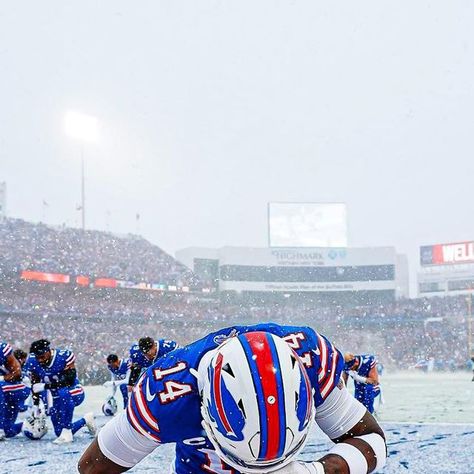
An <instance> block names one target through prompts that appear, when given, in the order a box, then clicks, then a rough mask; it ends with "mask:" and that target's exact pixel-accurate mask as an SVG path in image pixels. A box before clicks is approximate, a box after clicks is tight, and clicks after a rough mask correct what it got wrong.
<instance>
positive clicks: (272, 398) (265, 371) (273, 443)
mask: <svg viewBox="0 0 474 474" xmlns="http://www.w3.org/2000/svg"><path fill="white" fill-rule="evenodd" d="M245 338H246V339H247V341H248V342H249V345H250V348H251V350H252V353H253V355H254V357H255V358H254V360H255V363H256V365H257V370H258V378H259V381H260V382H261V386H262V389H263V398H264V399H263V400H260V401H259V402H260V403H262V402H263V404H264V406H265V412H266V423H267V430H266V432H267V433H268V439H267V450H266V454H265V459H266V460H269V459H275V458H276V457H277V455H278V450H279V446H280V436H282V434H281V433H280V411H279V405H280V403H279V402H280V401H279V400H278V396H279V394H278V386H277V378H276V375H275V370H276V367H277V366H278V365H279V364H278V361H274V360H273V357H272V351H271V349H270V346H269V343H268V340H267V337H266V334H265V333H264V332H250V333H248V334H245Z"/></svg>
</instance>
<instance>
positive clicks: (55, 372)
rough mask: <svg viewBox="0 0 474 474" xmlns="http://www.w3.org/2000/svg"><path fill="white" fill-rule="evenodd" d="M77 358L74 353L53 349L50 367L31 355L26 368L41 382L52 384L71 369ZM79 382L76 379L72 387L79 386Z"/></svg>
mask: <svg viewBox="0 0 474 474" xmlns="http://www.w3.org/2000/svg"><path fill="white" fill-rule="evenodd" d="M75 360H76V356H75V355H74V353H73V352H72V351H69V350H62V349H51V361H50V362H49V364H48V365H41V364H40V363H39V362H38V361H37V360H36V357H35V356H34V355H33V354H30V356H29V357H28V360H27V361H26V364H25V368H26V370H27V371H28V372H29V373H30V374H33V375H34V376H36V377H38V378H39V379H40V380H41V382H44V383H50V382H52V381H53V380H55V381H57V380H59V376H60V375H61V374H62V373H63V372H64V371H65V370H67V369H69V368H70V367H71V366H72V365H73V364H74V362H75ZM79 383H80V382H79V380H78V379H77V377H76V379H75V381H74V383H73V384H72V385H71V387H74V386H76V385H78V384H79Z"/></svg>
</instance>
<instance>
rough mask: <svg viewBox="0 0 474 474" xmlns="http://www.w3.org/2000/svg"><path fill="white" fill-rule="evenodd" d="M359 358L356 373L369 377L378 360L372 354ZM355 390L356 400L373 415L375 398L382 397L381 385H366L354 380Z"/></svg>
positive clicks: (362, 355)
mask: <svg viewBox="0 0 474 474" xmlns="http://www.w3.org/2000/svg"><path fill="white" fill-rule="evenodd" d="M357 357H359V358H360V363H359V367H358V368H357V369H356V370H355V371H356V372H357V374H358V375H360V376H362V377H368V376H369V373H370V371H371V370H372V369H373V368H374V367H376V366H377V363H378V362H377V359H376V358H375V356H373V355H370V354H361V355H359V356H357ZM354 389H355V390H354V396H355V398H356V399H357V400H359V402H361V403H362V405H364V406H365V408H367V410H368V411H369V413H373V412H374V400H375V397H377V396H378V395H380V387H379V385H371V384H364V383H360V382H357V381H356V380H354Z"/></svg>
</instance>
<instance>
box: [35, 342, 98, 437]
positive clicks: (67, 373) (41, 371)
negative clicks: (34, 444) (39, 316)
mask: <svg viewBox="0 0 474 474" xmlns="http://www.w3.org/2000/svg"><path fill="white" fill-rule="evenodd" d="M75 361H76V356H75V355H74V353H73V352H71V351H70V350H62V349H52V348H51V347H50V343H49V341H47V340H46V339H40V340H38V341H35V342H33V343H32V344H31V347H30V357H29V358H28V361H27V363H26V367H27V370H28V372H29V374H30V377H31V382H32V387H31V389H32V392H33V402H34V404H39V396H40V394H42V395H43V396H44V394H45V392H47V391H49V392H50V394H51V397H50V400H49V401H48V409H49V414H50V416H51V422H52V424H53V428H54V432H55V434H56V436H57V438H56V439H55V440H54V441H53V442H54V443H55V444H63V443H70V442H72V441H73V435H74V433H76V432H77V431H78V430H80V429H81V428H82V427H84V426H87V428H88V429H89V432H90V433H91V434H95V432H96V428H95V422H94V416H93V415H92V413H87V414H86V415H85V416H84V417H83V418H79V419H78V420H77V421H75V422H73V421H72V420H73V415H74V408H75V407H77V406H79V405H80V404H81V403H82V402H83V401H84V389H83V388H82V385H81V384H80V383H79V380H78V378H77V373H76V366H75Z"/></svg>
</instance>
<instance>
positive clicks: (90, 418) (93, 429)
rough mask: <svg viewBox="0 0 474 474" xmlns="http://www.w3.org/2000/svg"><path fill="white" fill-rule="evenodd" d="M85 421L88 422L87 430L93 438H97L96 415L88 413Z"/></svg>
mask: <svg viewBox="0 0 474 474" xmlns="http://www.w3.org/2000/svg"><path fill="white" fill-rule="evenodd" d="M84 420H85V421H86V426H87V429H88V430H89V433H90V434H91V435H92V436H95V435H96V433H97V425H96V424H95V419H94V414H93V413H92V412H89V413H86V414H85V415H84Z"/></svg>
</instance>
